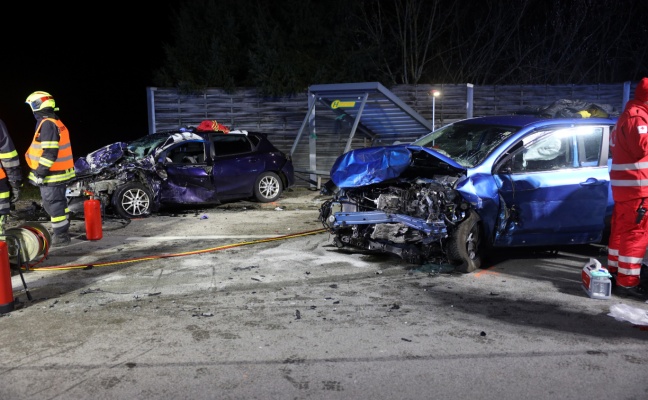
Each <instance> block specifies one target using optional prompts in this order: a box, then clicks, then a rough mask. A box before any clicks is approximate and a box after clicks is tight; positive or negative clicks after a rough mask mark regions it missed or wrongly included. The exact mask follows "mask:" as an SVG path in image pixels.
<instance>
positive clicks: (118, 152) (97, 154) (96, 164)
mask: <svg viewBox="0 0 648 400" xmlns="http://www.w3.org/2000/svg"><path fill="white" fill-rule="evenodd" d="M127 147H128V145H127V144H126V143H124V142H117V143H112V144H109V145H106V146H104V147H102V148H100V149H97V150H95V151H93V152H92V153H88V155H86V156H85V157H79V158H78V159H77V160H76V161H75V162H74V171H75V172H76V175H77V176H83V175H92V174H97V173H99V172H101V171H102V170H103V169H104V168H106V167H109V166H111V165H114V164H115V163H116V162H117V161H119V160H120V159H121V158H122V157H123V156H124V153H125V152H126V149H127Z"/></svg>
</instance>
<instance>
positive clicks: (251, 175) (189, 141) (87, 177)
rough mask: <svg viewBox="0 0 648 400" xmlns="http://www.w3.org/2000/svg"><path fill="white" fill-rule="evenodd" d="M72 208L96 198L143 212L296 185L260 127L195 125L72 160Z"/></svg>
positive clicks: (122, 212) (115, 208)
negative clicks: (225, 129)
mask: <svg viewBox="0 0 648 400" xmlns="http://www.w3.org/2000/svg"><path fill="white" fill-rule="evenodd" d="M74 168H75V171H76V174H77V178H76V179H75V180H74V181H73V182H71V183H70V184H69V185H68V187H67V197H68V203H69V206H70V210H71V211H72V212H73V213H75V214H83V201H85V200H86V199H88V198H89V196H94V197H95V198H97V199H99V200H101V203H102V210H103V212H104V213H108V214H116V215H118V216H121V217H124V218H128V219H131V218H140V217H145V216H148V215H150V214H151V213H152V212H156V211H159V210H160V208H162V207H163V206H165V205H168V206H178V205H217V204H220V203H223V202H226V201H234V200H243V199H256V200H257V201H259V202H264V203H265V202H272V201H275V200H277V199H278V198H279V197H280V196H281V194H282V193H283V191H284V190H285V189H286V188H289V187H291V186H292V185H294V183H295V180H294V171H293V164H292V161H291V159H290V157H289V156H287V155H286V154H284V153H283V152H281V151H279V150H278V149H277V148H276V147H275V146H273V145H272V143H270V141H269V140H268V138H267V135H266V134H264V133H259V132H247V131H230V132H228V133H225V132H222V131H210V132H204V131H201V132H198V131H197V130H196V129H195V128H193V127H188V128H181V129H178V130H175V131H169V132H163V133H155V134H151V135H147V136H144V137H142V138H140V139H137V140H135V141H132V142H129V143H124V142H117V143H113V144H110V145H107V146H104V147H102V148H100V149H98V150H96V151H94V152H92V153H90V154H88V155H87V156H85V157H81V158H79V159H78V160H77V161H76V162H75V166H74Z"/></svg>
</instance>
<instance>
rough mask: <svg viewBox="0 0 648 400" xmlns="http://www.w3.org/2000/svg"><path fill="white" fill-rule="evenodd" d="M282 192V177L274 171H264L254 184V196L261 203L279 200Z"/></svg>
mask: <svg viewBox="0 0 648 400" xmlns="http://www.w3.org/2000/svg"><path fill="white" fill-rule="evenodd" d="M281 192H282V186H281V179H279V175H277V174H275V173H274V172H264V173H262V174H261V175H259V177H258V178H257V180H256V183H255V184H254V197H255V198H256V199H257V200H258V201H260V202H261V203H269V202H271V201H275V200H277V199H278V198H279V196H281Z"/></svg>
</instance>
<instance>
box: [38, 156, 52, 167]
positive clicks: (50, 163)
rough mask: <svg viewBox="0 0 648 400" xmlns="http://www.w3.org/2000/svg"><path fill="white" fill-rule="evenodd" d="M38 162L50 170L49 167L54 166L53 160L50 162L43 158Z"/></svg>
mask: <svg viewBox="0 0 648 400" xmlns="http://www.w3.org/2000/svg"><path fill="white" fill-rule="evenodd" d="M38 162H39V163H40V164H41V165H43V166H45V167H47V168H49V167H51V166H52V165H54V161H52V160H48V159H47V158H43V157H41V158H40V160H38Z"/></svg>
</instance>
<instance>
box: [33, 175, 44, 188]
mask: <svg viewBox="0 0 648 400" xmlns="http://www.w3.org/2000/svg"><path fill="white" fill-rule="evenodd" d="M34 183H35V184H37V185H38V186H40V185H42V184H43V177H42V176H38V175H36V179H34Z"/></svg>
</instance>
